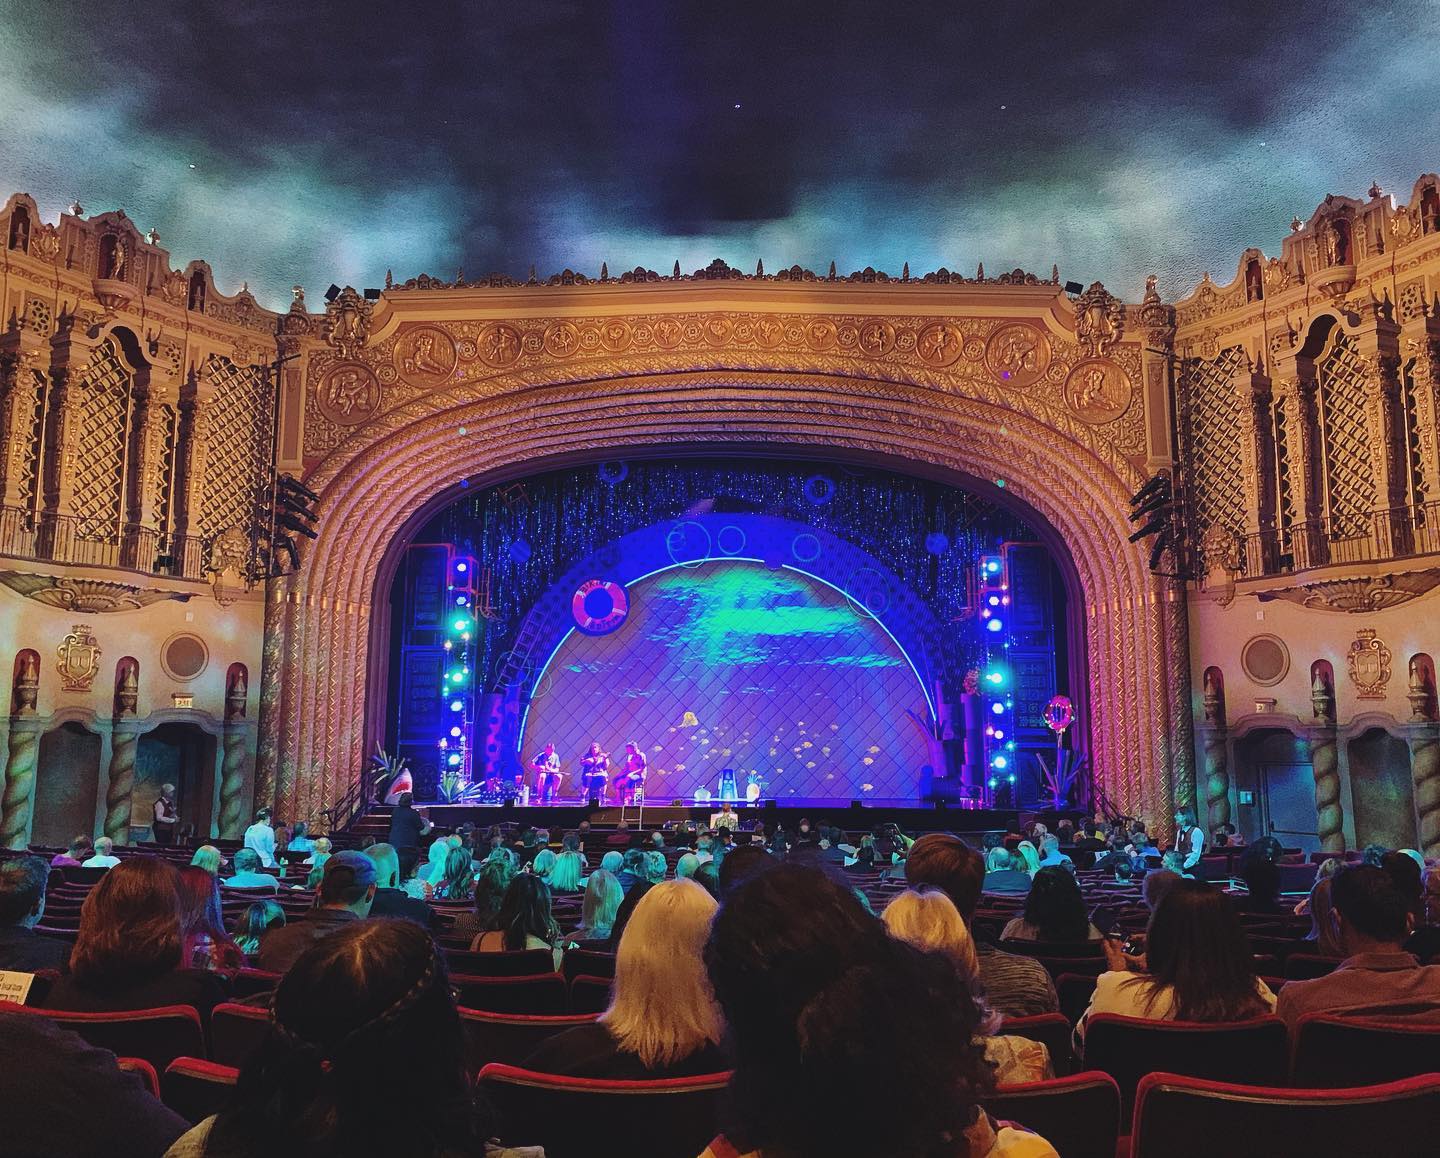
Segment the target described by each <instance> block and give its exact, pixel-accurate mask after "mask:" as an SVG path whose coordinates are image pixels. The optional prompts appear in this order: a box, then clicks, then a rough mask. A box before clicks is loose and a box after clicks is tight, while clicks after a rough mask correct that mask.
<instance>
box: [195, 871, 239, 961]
mask: <svg viewBox="0 0 1440 1158" xmlns="http://www.w3.org/2000/svg"><path fill="white" fill-rule="evenodd" d="M180 930H181V936H182V938H183V939H184V942H185V957H184V959H185V962H186V964H189V963H190V960H191V953H192V952H193V951H194V950H195V949H196V948H197V947H202V946H203V947H206V950H207V952H209V954H210V956H211V957H212V959H213V960H214V961H215V962H216V964H218V965H222V966H228V965H235V966H240V965H243V964H244V962H243V961H242V960H240V954H239V951H238V950H237V949H236V948H235V946H234V944H233V943H232V942H231V940H230V935H229V934H228V933H227V932H226V931H225V914H224V912H223V911H222V910H221V908H220V882H219V881H218V880H216V879H215V876H214V874H213V873H210V872H207V871H206V870H205V869H203V868H201V867H199V866H198V865H193V864H192V865H186V866H185V867H184V868H182V869H181V870H180Z"/></svg>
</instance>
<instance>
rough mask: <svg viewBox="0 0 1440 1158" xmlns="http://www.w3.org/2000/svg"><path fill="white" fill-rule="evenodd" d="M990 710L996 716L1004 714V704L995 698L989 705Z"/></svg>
mask: <svg viewBox="0 0 1440 1158" xmlns="http://www.w3.org/2000/svg"><path fill="white" fill-rule="evenodd" d="M990 710H991V711H992V712H994V713H995V714H996V715H997V716H1003V715H1004V714H1005V705H1004V704H1002V703H1001V702H1000V701H999V700H996V701H995V702H994V703H993V704H991V705H990Z"/></svg>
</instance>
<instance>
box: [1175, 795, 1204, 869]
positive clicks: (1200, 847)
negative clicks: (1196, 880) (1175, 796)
mask: <svg viewBox="0 0 1440 1158" xmlns="http://www.w3.org/2000/svg"><path fill="white" fill-rule="evenodd" d="M1175 851H1176V852H1178V853H1179V854H1180V855H1181V857H1183V858H1184V861H1183V863H1184V867H1185V871H1186V872H1187V873H1188V872H1192V871H1193V870H1194V868H1195V866H1196V865H1198V864H1199V863H1200V857H1201V856H1202V855H1203V854H1204V852H1205V830H1204V829H1203V828H1201V827H1200V826H1199V825H1198V824H1196V823H1195V814H1194V813H1193V812H1191V811H1190V809H1188V808H1181V809H1178V810H1177V811H1176V813H1175Z"/></svg>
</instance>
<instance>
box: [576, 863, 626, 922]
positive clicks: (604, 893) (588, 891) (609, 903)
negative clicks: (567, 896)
mask: <svg viewBox="0 0 1440 1158" xmlns="http://www.w3.org/2000/svg"><path fill="white" fill-rule="evenodd" d="M624 900H625V890H624V889H622V888H621V887H620V882H619V881H617V880H616V879H615V874H614V873H612V872H611V871H610V870H609V869H603V868H602V869H596V870H595V871H594V872H593V873H591V874H590V880H589V882H588V883H587V884H586V885H585V900H584V901H583V902H581V905H580V930H581V931H582V932H584V933H585V934H586V935H587V936H589V937H608V936H610V930H611V929H612V928H614V927H615V914H616V913H618V912H619V911H620V904H621V902H622V901H624Z"/></svg>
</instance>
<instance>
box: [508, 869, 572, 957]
mask: <svg viewBox="0 0 1440 1158" xmlns="http://www.w3.org/2000/svg"><path fill="white" fill-rule="evenodd" d="M495 928H496V929H498V930H499V931H500V932H501V933H503V934H504V938H505V940H504V944H505V948H507V949H511V950H518V949H524V948H526V944H525V940H526V938H527V937H536V938H538V939H539V940H541V941H547V942H548V941H554V940H555V938H556V937H558V936H559V935H560V928H559V926H558V925H556V923H555V918H554V917H553V916H551V914H550V886H548V885H547V884H546V883H545V882H544V881H543V880H541V879H540V878H539V877H537V876H536V875H535V874H534V873H518V874H517V875H516V876H515V879H514V880H512V881H511V882H510V887H509V888H507V889H506V890H505V896H504V898H503V899H502V900H501V902H500V911H499V912H498V913H497V914H496V915H495Z"/></svg>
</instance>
